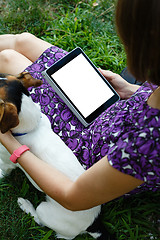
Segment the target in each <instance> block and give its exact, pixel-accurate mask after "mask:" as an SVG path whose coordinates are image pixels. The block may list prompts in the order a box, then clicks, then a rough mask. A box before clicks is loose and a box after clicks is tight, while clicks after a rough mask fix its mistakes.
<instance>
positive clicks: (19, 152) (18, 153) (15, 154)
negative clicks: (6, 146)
mask: <svg viewBox="0 0 160 240" xmlns="http://www.w3.org/2000/svg"><path fill="white" fill-rule="evenodd" d="M28 150H29V147H27V146H26V145H22V146H21V147H19V148H17V149H16V150H15V151H14V152H13V153H12V155H11V156H10V160H11V161H12V162H13V163H17V158H19V157H20V156H21V155H22V153H24V152H26V151H28Z"/></svg>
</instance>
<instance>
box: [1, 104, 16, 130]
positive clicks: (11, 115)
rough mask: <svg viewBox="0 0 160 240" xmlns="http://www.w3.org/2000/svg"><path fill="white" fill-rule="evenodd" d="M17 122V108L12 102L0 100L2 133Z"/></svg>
mask: <svg viewBox="0 0 160 240" xmlns="http://www.w3.org/2000/svg"><path fill="white" fill-rule="evenodd" d="M18 124H19V119H18V113H17V108H16V106H15V105H14V104H13V103H9V102H5V103H4V102H3V100H2V101H1V102H0V130H1V132H2V133H5V132H7V131H9V130H10V129H11V128H14V127H16V126H17V125H18Z"/></svg>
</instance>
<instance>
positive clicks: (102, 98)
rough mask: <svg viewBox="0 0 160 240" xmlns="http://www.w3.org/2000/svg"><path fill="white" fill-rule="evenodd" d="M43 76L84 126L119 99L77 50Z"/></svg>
mask: <svg viewBox="0 0 160 240" xmlns="http://www.w3.org/2000/svg"><path fill="white" fill-rule="evenodd" d="M42 74H43V76H44V77H45V79H46V80H47V81H48V83H49V84H50V85H51V86H52V88H53V89H54V90H55V91H56V93H57V94H58V95H59V96H60V97H61V98H62V100H63V101H64V102H65V103H66V104H67V106H68V107H69V108H70V109H71V111H72V112H73V114H75V116H76V117H77V118H78V119H79V120H80V121H81V123H82V124H83V125H84V126H85V127H87V126H88V125H89V124H91V123H92V122H93V121H94V120H95V119H96V118H97V117H98V116H99V115H100V114H101V113H102V112H103V111H105V110H106V109H107V108H108V107H109V106H111V105H112V104H113V103H115V102H116V101H118V100H119V95H118V94H117V93H116V91H115V90H114V89H113V88H112V86H111V85H110V84H109V82H108V81H107V80H106V79H105V78H104V77H103V75H102V74H101V73H100V72H99V71H98V69H97V68H96V66H95V65H94V64H93V63H92V62H91V60H90V59H89V58H88V57H87V55H86V54H85V53H84V52H83V50H82V49H81V48H79V47H77V48H75V49H74V50H73V51H71V52H70V53H68V54H67V55H66V56H64V57H63V58H61V59H60V60H59V61H57V62H56V63H55V64H53V65H52V66H51V67H49V68H48V69H47V70H45V71H44V72H43V73H42Z"/></svg>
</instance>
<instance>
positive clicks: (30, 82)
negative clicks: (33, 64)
mask: <svg viewBox="0 0 160 240" xmlns="http://www.w3.org/2000/svg"><path fill="white" fill-rule="evenodd" d="M17 79H18V80H20V81H21V82H22V84H23V86H24V87H25V88H27V89H28V88H29V87H39V86H40V85H42V83H43V82H42V81H41V80H39V79H35V78H33V77H32V76H31V74H30V73H28V72H22V73H20V74H19V75H18V76H17Z"/></svg>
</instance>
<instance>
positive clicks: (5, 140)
mask: <svg viewBox="0 0 160 240" xmlns="http://www.w3.org/2000/svg"><path fill="white" fill-rule="evenodd" d="M0 142H1V144H2V145H3V146H4V147H5V148H6V149H7V150H8V151H9V152H10V153H12V152H13V151H14V150H15V149H17V148H18V147H20V146H21V144H20V143H19V142H18V141H17V140H16V139H15V138H14V137H13V135H12V133H11V131H8V132H6V133H2V132H1V131H0Z"/></svg>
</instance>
